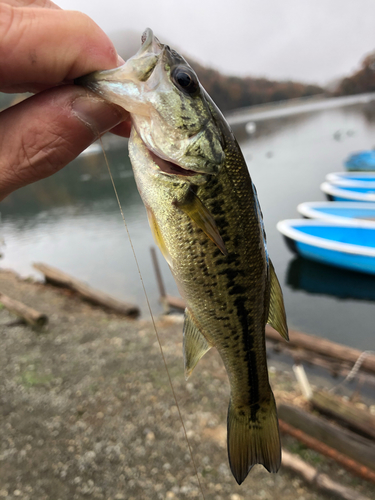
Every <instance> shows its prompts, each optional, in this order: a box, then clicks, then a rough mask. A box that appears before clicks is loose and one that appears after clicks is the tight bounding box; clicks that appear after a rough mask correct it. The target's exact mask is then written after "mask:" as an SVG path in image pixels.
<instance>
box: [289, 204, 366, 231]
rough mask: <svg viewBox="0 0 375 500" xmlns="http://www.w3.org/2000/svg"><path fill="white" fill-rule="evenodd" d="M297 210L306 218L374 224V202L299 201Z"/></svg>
mask: <svg viewBox="0 0 375 500" xmlns="http://www.w3.org/2000/svg"><path fill="white" fill-rule="evenodd" d="M297 210H298V212H299V213H300V214H301V215H302V216H303V217H305V218H306V219H323V220H329V221H331V222H348V223H350V224H356V223H357V222H358V220H361V221H362V222H363V225H364V226H369V227H372V226H375V203H367V202H353V201H311V202H305V203H300V204H299V205H298V207H297Z"/></svg>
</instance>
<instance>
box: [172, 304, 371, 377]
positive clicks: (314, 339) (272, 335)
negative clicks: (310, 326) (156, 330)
mask: <svg viewBox="0 0 375 500" xmlns="http://www.w3.org/2000/svg"><path fill="white" fill-rule="evenodd" d="M166 300H167V302H168V303H169V304H170V305H171V307H174V308H176V309H180V310H184V309H185V307H186V302H185V301H184V299H182V298H179V297H172V296H171V295H167V296H166ZM266 339H268V340H272V341H274V342H276V343H278V344H280V343H281V345H283V346H284V347H285V348H286V349H288V350H291V351H293V350H296V349H303V350H304V351H305V352H306V351H308V352H310V353H311V352H314V353H315V354H317V355H318V356H321V357H323V358H325V360H327V362H328V363H329V362H330V360H333V361H335V362H336V363H348V364H349V365H350V366H351V367H353V366H354V364H355V362H356V361H357V360H358V358H359V357H360V355H361V354H362V352H361V351H359V350H358V349H354V348H352V347H348V346H345V345H341V344H337V343H336V342H331V341H330V340H326V339H324V338H322V337H318V336H316V335H309V334H307V333H302V332H297V331H296V330H289V342H285V340H284V339H283V338H282V337H281V336H280V334H279V333H278V332H276V330H274V329H273V328H272V327H271V326H269V325H266ZM316 359H317V358H311V363H313V364H320V363H316ZM325 365H327V363H325ZM331 366H332V369H333V371H335V366H334V365H333V364H332V365H331ZM336 368H337V369H338V370H339V369H340V367H339V365H338V364H337V365H336ZM360 369H361V370H364V371H367V372H369V373H372V374H375V355H374V354H369V355H367V356H366V357H365V358H364V359H363V362H362V364H361V368H360Z"/></svg>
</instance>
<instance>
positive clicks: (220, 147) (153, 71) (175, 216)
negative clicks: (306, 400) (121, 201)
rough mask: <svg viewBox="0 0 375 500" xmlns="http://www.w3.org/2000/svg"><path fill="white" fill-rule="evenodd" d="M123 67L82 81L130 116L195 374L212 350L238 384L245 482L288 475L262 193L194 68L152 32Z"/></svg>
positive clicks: (233, 428) (235, 447) (132, 150)
mask: <svg viewBox="0 0 375 500" xmlns="http://www.w3.org/2000/svg"><path fill="white" fill-rule="evenodd" d="M142 40H143V45H142V47H141V48H140V50H139V51H138V52H137V54H136V55H135V56H134V57H132V58H131V59H130V60H129V61H127V63H125V64H124V65H123V66H121V67H120V68H117V69H114V70H109V71H102V72H95V73H93V74H91V75H88V76H86V77H83V78H81V79H80V80H79V81H78V82H77V83H80V84H83V85H85V86H87V87H88V88H90V89H91V90H93V91H94V92H96V93H98V94H99V95H101V96H102V97H104V98H105V99H107V100H109V101H111V102H113V103H115V104H117V105H120V106H123V107H124V108H125V109H127V110H128V111H129V112H130V113H131V117H132V122H133V128H132V134H131V137H130V141H129V155H130V159H131V163H132V166H133V171H134V176H135V180H136V183H137V187H138V190H139V192H140V195H141V197H142V200H143V202H144V205H145V207H146V210H147V214H148V218H149V222H150V226H151V229H152V232H153V235H154V238H155V241H156V243H157V244H158V246H159V248H160V250H161V252H162V253H163V255H164V257H165V259H166V260H167V262H168V264H169V266H170V268H171V270H172V273H173V275H174V277H175V280H176V283H177V285H178V287H179V290H180V293H181V295H182V296H183V297H184V298H185V300H186V303H187V308H186V311H185V322H184V328H183V349H184V363H185V375H186V377H189V376H190V375H191V373H192V371H193V369H194V367H195V366H196V364H197V363H198V361H199V359H200V358H201V357H202V356H203V355H204V354H205V353H206V352H207V351H208V350H209V349H210V348H211V347H216V349H217V350H218V352H219V354H220V356H221V358H222V360H223V362H224V365H225V368H226V371H227V373H228V377H229V383H230V389H231V396H230V402H229V408H228V421H227V427H228V438H227V442H228V456H229V463H230V466H231V470H232V473H233V475H234V477H235V479H236V481H237V482H238V483H239V484H241V483H242V482H243V481H244V479H245V478H246V476H247V474H248V472H249V471H250V469H251V468H252V467H253V465H254V464H257V463H260V464H263V465H264V466H265V467H266V468H267V469H268V470H269V471H270V472H276V471H277V470H278V468H279V466H280V461H281V448H280V438H279V430H278V422H277V414H276V405H275V400H274V397H273V394H272V391H271V388H270V385H269V380H268V371H267V360H266V348H265V325H266V323H267V322H268V323H270V324H271V325H272V326H273V327H274V328H275V329H276V330H278V331H279V332H280V334H281V335H282V336H283V337H284V338H286V339H287V338H288V333H287V325H286V317H285V309H284V303H283V298H282V292H281V288H280V285H279V282H278V280H277V277H276V274H275V271H274V269H273V265H272V262H271V261H270V260H269V257H268V253H267V247H266V241H265V233H264V226H263V220H262V214H261V211H260V207H259V203H258V199H257V194H256V190H255V187H254V186H253V183H252V181H251V179H250V175H249V172H248V169H247V166H246V163H245V160H244V158H243V155H242V152H241V150H240V148H239V146H238V144H237V141H236V140H235V138H234V136H233V134H232V132H231V130H230V128H229V126H228V124H227V122H226V121H225V119H224V117H223V116H222V114H221V113H220V111H219V110H218V109H217V107H216V106H215V104H214V103H213V102H212V100H211V98H210V97H209V96H208V95H207V93H206V92H205V91H204V89H203V88H202V87H201V86H200V84H199V81H198V79H197V76H196V75H195V73H194V71H193V70H192V68H191V67H190V66H189V65H188V63H187V62H186V61H185V60H184V59H183V58H182V57H181V56H180V55H179V54H177V53H176V52H175V51H173V50H171V49H170V48H169V47H168V46H164V45H162V44H161V43H160V42H159V41H158V40H157V39H156V38H155V37H154V36H153V34H152V32H151V30H147V31H146V33H145V35H144V36H143V38H142Z"/></svg>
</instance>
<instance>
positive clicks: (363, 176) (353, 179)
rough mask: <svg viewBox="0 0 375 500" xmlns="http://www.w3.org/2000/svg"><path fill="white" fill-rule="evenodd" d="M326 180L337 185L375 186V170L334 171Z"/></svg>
mask: <svg viewBox="0 0 375 500" xmlns="http://www.w3.org/2000/svg"><path fill="white" fill-rule="evenodd" d="M326 181H327V182H330V183H331V184H335V185H336V186H348V187H364V188H366V187H367V188H375V172H333V173H331V174H328V175H327V176H326Z"/></svg>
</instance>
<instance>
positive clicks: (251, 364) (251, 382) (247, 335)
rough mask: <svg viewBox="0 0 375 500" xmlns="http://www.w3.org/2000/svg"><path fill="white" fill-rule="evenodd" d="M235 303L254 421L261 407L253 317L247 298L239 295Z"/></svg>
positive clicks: (251, 414) (251, 416) (251, 415)
mask: <svg viewBox="0 0 375 500" xmlns="http://www.w3.org/2000/svg"><path fill="white" fill-rule="evenodd" d="M234 305H235V307H236V309H237V317H238V318H239V320H240V323H241V326H242V342H243V346H244V352H245V359H246V365H247V374H248V387H249V389H250V394H249V396H250V404H251V407H250V408H251V410H250V418H251V420H252V421H255V420H256V419H257V413H258V410H259V408H260V406H259V403H258V402H259V377H258V366H257V356H256V353H255V351H254V342H253V336H252V333H251V330H252V326H253V325H252V319H251V317H250V316H249V313H248V310H247V308H246V298H245V297H243V296H242V295H239V296H238V297H237V298H236V300H235V301H234Z"/></svg>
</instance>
